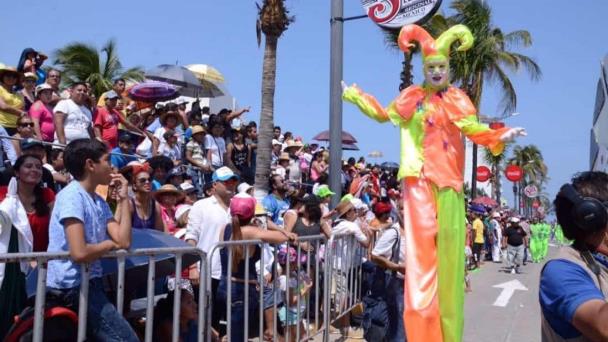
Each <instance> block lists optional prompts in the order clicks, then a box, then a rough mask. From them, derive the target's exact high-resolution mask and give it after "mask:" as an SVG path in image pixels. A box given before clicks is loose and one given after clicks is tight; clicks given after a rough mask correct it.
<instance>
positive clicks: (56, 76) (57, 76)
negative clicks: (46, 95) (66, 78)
mask: <svg viewBox="0 0 608 342" xmlns="http://www.w3.org/2000/svg"><path fill="white" fill-rule="evenodd" d="M48 78H61V75H48Z"/></svg>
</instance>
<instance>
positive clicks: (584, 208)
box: [557, 184, 608, 233]
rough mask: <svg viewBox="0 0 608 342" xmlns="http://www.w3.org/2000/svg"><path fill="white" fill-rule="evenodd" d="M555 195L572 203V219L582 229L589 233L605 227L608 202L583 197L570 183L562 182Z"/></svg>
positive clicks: (607, 215)
mask: <svg viewBox="0 0 608 342" xmlns="http://www.w3.org/2000/svg"><path fill="white" fill-rule="evenodd" d="M557 196H558V197H561V198H564V199H566V200H568V201H570V202H571V203H572V205H573V207H572V212H571V214H572V220H573V221H574V223H575V224H576V226H577V227H578V228H579V229H581V230H582V231H584V232H588V233H591V232H597V231H600V230H603V229H605V228H606V224H608V202H602V201H600V200H598V199H596V198H593V197H583V196H581V195H580V194H579V193H578V191H576V189H575V188H574V186H572V184H564V185H563V186H562V187H561V189H560V190H559V193H558V194H557Z"/></svg>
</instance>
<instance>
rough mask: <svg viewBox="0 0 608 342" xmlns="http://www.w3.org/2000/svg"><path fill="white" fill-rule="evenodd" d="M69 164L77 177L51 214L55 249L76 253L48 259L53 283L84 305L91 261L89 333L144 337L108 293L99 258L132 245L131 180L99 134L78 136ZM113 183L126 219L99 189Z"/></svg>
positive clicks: (130, 338) (52, 248) (69, 152)
mask: <svg viewBox="0 0 608 342" xmlns="http://www.w3.org/2000/svg"><path fill="white" fill-rule="evenodd" d="M65 156H66V158H65V165H66V168H67V170H68V171H69V172H70V173H71V174H72V176H74V178H75V180H76V181H74V182H71V183H70V184H68V186H66V187H65V188H64V189H63V190H62V191H61V192H60V193H59V194H58V195H57V201H56V204H55V207H54V208H53V212H52V214H51V223H50V228H49V240H50V242H49V248H48V251H49V252H65V251H69V253H70V259H64V260H51V261H49V263H48V277H47V287H49V288H51V289H55V290H56V291H59V293H61V294H62V296H63V297H64V298H65V299H66V300H69V301H70V303H69V304H70V307H71V309H73V310H74V311H76V309H77V308H78V298H79V295H78V293H79V287H80V285H81V283H80V281H81V275H80V273H81V265H80V264H83V263H89V264H90V266H89V270H90V280H89V296H88V301H87V335H88V336H89V337H90V338H92V339H96V340H102V341H138V338H137V336H136V335H135V332H133V329H131V327H130V326H129V324H128V323H127V321H126V320H125V319H124V318H123V317H122V315H120V314H119V313H118V312H117V311H116V308H115V307H114V306H113V305H112V304H111V303H110V301H109V300H108V298H107V297H106V295H105V292H104V289H103V283H102V281H101V276H102V268H101V262H100V261H99V258H100V257H101V256H102V255H104V254H105V253H106V252H108V251H110V250H113V249H118V248H125V249H126V248H129V246H130V245H131V213H130V211H129V207H128V204H129V199H128V196H127V186H128V183H127V180H126V179H125V178H124V177H122V176H121V175H120V174H115V173H112V167H111V166H110V160H109V159H110V155H109V154H108V152H107V147H106V145H105V144H103V143H102V142H100V141H98V140H95V139H77V140H74V141H72V142H71V143H70V144H69V145H68V146H67V147H66V150H65ZM100 184H103V185H108V184H109V185H110V186H111V189H112V190H111V191H112V192H113V193H114V195H115V196H116V199H117V202H118V205H119V206H120V207H121V209H122V211H123V213H124V214H123V215H122V217H121V220H120V222H117V221H116V220H115V219H114V217H113V216H112V212H111V211H110V207H109V206H108V204H107V203H106V202H105V201H104V200H103V199H102V198H101V197H100V196H99V195H97V194H96V193H95V188H96V187H97V186H98V185H100Z"/></svg>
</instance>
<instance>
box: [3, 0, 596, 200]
mask: <svg viewBox="0 0 608 342" xmlns="http://www.w3.org/2000/svg"><path fill="white" fill-rule="evenodd" d="M286 2H287V4H288V7H289V9H290V10H291V14H293V15H295V16H296V22H295V23H293V24H292V26H291V27H290V28H289V30H288V31H287V32H286V33H285V35H284V36H283V37H282V38H281V40H280V42H279V50H278V68H277V90H276V95H275V120H276V123H277V124H278V125H281V126H282V127H283V128H284V130H290V131H293V132H295V134H296V135H300V136H303V137H304V139H305V140H309V139H310V138H312V136H314V134H315V133H317V132H319V131H321V130H324V129H327V128H328V126H329V114H328V113H329V95H328V94H329V91H328V89H329V10H330V5H329V4H330V2H329V1H327V0H324V1H322V0H287V1H286ZM345 3H346V4H345V16H354V15H360V14H362V12H363V10H362V7H361V5H360V1H357V0H346V1H345ZM489 3H490V5H491V6H492V8H493V13H494V19H493V20H494V24H495V25H497V26H499V27H501V28H502V29H503V30H504V31H505V32H510V31H513V30H516V29H527V30H529V31H530V33H531V34H532V37H533V40H534V44H533V46H532V47H531V48H528V49H525V50H521V52H523V53H525V54H527V55H529V56H532V57H534V58H535V59H536V61H537V62H538V63H539V64H540V66H541V68H542V71H543V78H542V79H541V81H540V82H531V81H529V80H528V78H527V77H526V75H525V74H523V73H522V74H517V75H511V77H512V79H513V81H514V84H515V87H516V90H517V93H518V106H517V112H519V113H521V115H519V116H517V117H514V118H512V119H510V120H509V121H508V124H509V125H511V126H523V127H525V128H526V129H527V130H528V134H529V135H528V137H526V138H524V139H520V140H519V141H518V142H519V143H520V144H535V145H537V146H538V147H539V148H540V149H541V151H542V153H543V155H544V157H545V160H546V162H547V165H548V167H549V172H550V177H551V181H550V183H549V187H548V190H549V192H550V193H551V196H553V195H554V193H555V191H557V189H558V188H559V185H560V184H562V183H563V182H565V181H567V180H568V179H569V178H570V176H571V175H572V174H573V173H574V172H576V171H580V170H584V169H587V168H588V167H589V130H590V128H591V120H592V111H593V106H594V99H595V88H596V84H597V80H598V76H599V71H600V64H599V63H600V60H601V59H602V58H603V56H604V55H605V54H606V53H607V52H608V49H607V45H608V44H602V42H606V41H608V40H606V38H605V36H604V31H605V30H603V26H604V25H602V23H603V19H604V17H603V16H602V14H605V13H608V2H607V1H599V0H596V1H590V0H586V1H580V2H579V1H577V2H573V1H566V0H554V1H550V0H535V1H530V0H527V1H524V0H510V1H498V0H493V1H489ZM448 6H449V1H448V0H445V1H444V2H443V4H442V11H444V12H446V13H447V14H449V13H450V10H449V7H448ZM3 12H4V13H11V15H5V16H4V17H3V19H2V20H1V21H0V32H2V34H3V37H4V38H3V39H2V44H1V48H0V62H2V63H5V64H12V65H15V64H16V63H17V61H18V58H19V55H20V52H21V50H22V49H23V48H25V47H33V48H35V49H39V50H41V51H44V52H46V53H52V52H53V50H55V49H56V48H58V47H61V46H63V45H65V44H67V43H69V42H72V41H84V42H87V43H91V44H93V45H95V46H97V47H100V46H101V45H102V44H103V43H104V42H105V41H107V40H108V39H109V38H115V39H116V40H117V42H118V51H119V54H120V57H121V60H122V62H123V64H124V65H125V66H129V67H130V66H135V65H139V66H142V67H144V68H150V67H153V66H155V65H158V64H163V63H170V64H172V63H176V62H178V63H179V64H183V65H185V64H192V63H204V64H210V65H213V66H215V67H216V68H217V69H219V70H220V71H221V72H222V73H223V74H224V75H225V77H226V79H227V80H228V83H227V86H228V88H229V89H230V91H231V92H232V94H233V95H235V96H236V97H237V99H238V103H239V104H240V105H243V106H247V105H250V106H251V107H252V109H253V110H252V113H250V114H248V118H247V119H254V120H257V119H258V118H259V117H258V113H259V109H260V96H261V91H260V85H261V70H262V57H263V47H260V48H258V46H257V43H256V36H255V19H256V7H255V3H254V1H250V0H231V1H210V0H198V1H179V0H177V1H172V2H167V1H163V2H161V1H156V0H154V1H146V2H141V1H114V0H106V1H86V2H85V1H74V0H46V1H42V0H33V1H27V2H25V1H10V2H6V3H5V4H4V5H3ZM344 34H345V37H344V79H345V80H346V81H347V82H349V83H352V82H356V83H358V84H359V85H360V86H361V87H362V88H364V89H365V90H366V91H367V92H369V93H371V94H374V95H376V96H377V97H378V99H379V100H380V101H381V102H382V103H385V104H387V103H388V102H389V101H390V100H391V99H392V98H394V97H395V96H396V95H397V87H398V85H399V72H400V68H401V55H400V54H399V53H398V52H396V51H393V50H390V49H388V48H386V47H385V45H384V43H383V36H382V34H381V32H380V30H379V29H378V28H377V27H376V26H375V25H374V24H373V23H372V22H371V21H370V20H367V19H364V20H358V21H351V22H347V23H346V24H345V28H344ZM420 70H421V65H420V63H419V61H415V62H414V73H415V75H416V81H419V80H420ZM484 94H485V95H484V98H483V99H482V112H483V113H484V114H487V115H490V116H494V115H497V114H500V113H499V112H500V109H499V108H498V103H499V101H500V97H499V96H498V95H497V93H496V91H494V90H493V89H492V86H491V85H490V86H489V87H488V89H486V91H485V93H484ZM344 129H345V130H347V131H349V132H351V133H352V134H353V135H355V136H356V137H357V138H358V139H359V144H358V145H359V146H360V148H361V153H358V154H356V155H360V154H365V155H366V154H367V153H368V152H370V151H371V150H380V151H383V152H384V155H385V157H384V158H383V159H384V160H391V161H398V154H399V144H398V141H399V140H398V132H397V129H396V128H394V127H392V126H391V125H389V124H384V125H380V124H376V123H374V122H371V121H369V120H368V119H366V118H365V117H364V116H362V115H361V114H360V113H358V112H357V110H356V109H355V108H354V107H352V106H350V105H345V106H344ZM507 189H508V187H507Z"/></svg>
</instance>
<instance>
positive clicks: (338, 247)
mask: <svg viewBox="0 0 608 342" xmlns="http://www.w3.org/2000/svg"><path fill="white" fill-rule="evenodd" d="M326 250H327V251H329V259H330V260H331V263H329V264H326V268H327V269H326V272H327V274H328V277H327V279H326V281H327V282H326V287H327V288H328V289H329V291H328V292H326V296H328V297H329V298H328V300H327V301H326V305H327V307H328V309H329V308H330V307H329V306H330V305H331V308H333V311H331V318H330V323H331V324H334V323H338V321H339V320H340V319H341V318H343V317H345V316H347V315H348V314H349V313H350V312H351V311H352V310H353V309H354V308H356V307H357V306H358V305H359V304H360V303H361V298H362V297H361V289H362V285H363V278H362V276H363V270H362V264H363V261H364V258H365V257H366V256H367V249H366V248H363V247H362V246H361V245H360V244H359V242H358V241H357V239H356V238H355V236H354V235H342V236H332V237H331V238H330V240H329V242H328V247H327V249H326Z"/></svg>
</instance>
